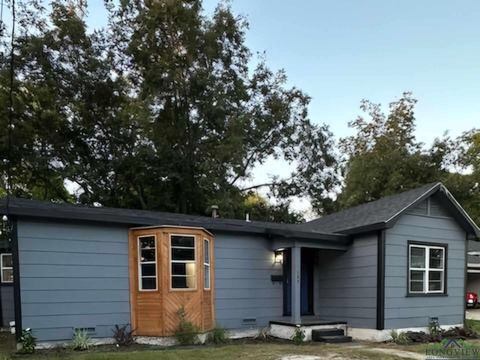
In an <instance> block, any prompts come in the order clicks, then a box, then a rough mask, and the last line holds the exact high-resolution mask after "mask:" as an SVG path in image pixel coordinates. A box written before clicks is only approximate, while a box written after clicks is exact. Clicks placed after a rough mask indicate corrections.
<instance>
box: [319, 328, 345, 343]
mask: <svg viewBox="0 0 480 360" xmlns="http://www.w3.org/2000/svg"><path fill="white" fill-rule="evenodd" d="M312 341H317V342H324V343H329V344H338V343H346V342H352V337H351V336H345V330H343V329H336V328H332V329H314V330H312Z"/></svg>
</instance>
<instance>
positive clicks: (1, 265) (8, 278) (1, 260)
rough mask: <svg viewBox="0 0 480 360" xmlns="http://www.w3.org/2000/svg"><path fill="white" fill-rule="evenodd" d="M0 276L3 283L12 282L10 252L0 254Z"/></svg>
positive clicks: (11, 258)
mask: <svg viewBox="0 0 480 360" xmlns="http://www.w3.org/2000/svg"><path fill="white" fill-rule="evenodd" d="M0 278H1V281H2V283H3V284H9V283H13V257H12V254H11V253H3V254H0Z"/></svg>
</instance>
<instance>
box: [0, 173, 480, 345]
mask: <svg viewBox="0 0 480 360" xmlns="http://www.w3.org/2000/svg"><path fill="white" fill-rule="evenodd" d="M0 209H2V211H3V213H5V212H6V211H7V209H5V205H4V203H3V204H2V207H1V208H0ZM8 214H9V217H10V219H11V220H12V222H13V229H12V232H11V242H3V243H2V247H1V249H2V255H1V256H2V257H1V258H2V264H1V265H2V267H1V280H2V286H1V288H0V290H1V292H0V295H1V299H0V303H1V311H0V314H1V318H0V322H2V323H3V325H4V326H6V325H8V322H9V321H10V320H11V319H13V318H14V319H15V323H16V327H17V328H18V329H20V328H32V329H33V333H34V336H36V337H37V338H38V340H39V341H40V342H51V341H65V340H69V339H71V337H72V334H73V332H74V331H75V329H84V330H87V331H88V332H89V333H90V334H91V336H92V337H96V338H99V339H108V338H111V336H112V329H113V327H114V326H115V325H116V324H119V325H122V324H131V326H132V328H133V329H135V333H136V335H137V336H139V337H160V338H161V337H168V336H171V335H173V334H174V332H175V329H176V327H177V324H178V321H179V318H178V311H179V309H184V311H185V314H186V316H187V318H188V319H190V321H192V322H193V323H194V324H195V325H196V326H197V327H198V328H199V329H200V330H201V331H202V332H206V331H208V330H210V329H212V328H213V327H214V326H220V327H223V328H226V329H229V330H230V331H231V334H232V336H241V335H242V334H243V335H245V334H248V333H250V334H251V333H252V331H257V330H256V329H259V328H263V327H266V326H270V330H271V332H272V333H273V334H274V335H276V336H280V337H282V336H283V337H288V336H290V335H289V334H291V333H292V331H293V329H294V328H295V326H296V325H300V326H302V328H303V329H305V331H306V333H307V337H310V336H311V331H312V329H318V328H320V329H321V328H322V327H334V328H338V329H343V331H344V332H347V333H348V334H349V335H350V336H353V337H354V338H359V339H373V338H376V339H382V338H385V337H386V336H388V333H389V329H407V328H408V329H410V328H419V329H421V328H425V327H426V326H427V325H428V324H429V322H430V321H432V320H438V322H439V323H440V324H441V325H442V326H446V327H448V326H461V325H462V324H463V322H464V313H465V301H464V294H465V286H466V285H465V281H466V275H465V274H466V251H467V241H468V240H474V239H477V238H478V237H479V235H480V231H479V229H478V227H477V226H476V225H475V223H474V222H473V221H472V220H471V219H470V217H469V216H468V215H467V214H466V213H465V211H464V210H463V209H462V208H461V206H460V205H459V204H458V203H457V201H456V200H455V199H454V198H453V197H452V195H451V194H450V193H449V192H448V190H447V189H446V188H445V187H444V186H443V185H442V184H441V183H435V184H429V185H425V186H422V187H419V188H417V189H414V190H410V191H407V192H404V193H401V194H398V195H393V196H389V197H385V198H382V199H380V200H378V201H373V202H370V203H366V204H364V205H360V206H356V207H353V208H350V209H347V210H344V211H341V212H338V213H335V214H332V215H329V216H325V217H323V218H320V219H317V220H314V221H310V222H307V223H304V224H296V225H294V224H277V223H268V222H256V221H243V220H230V219H222V218H209V217H201V216H193V215H182V214H170V213H162V212H153V211H143V210H127V209H114V208H104V207H85V206H75V205H66V204H56V203H49V202H42V201H35V200H24V199H18V198H13V199H10V206H9V208H8ZM12 273H13V275H12ZM12 310H14V311H12ZM17 333H18V332H17Z"/></svg>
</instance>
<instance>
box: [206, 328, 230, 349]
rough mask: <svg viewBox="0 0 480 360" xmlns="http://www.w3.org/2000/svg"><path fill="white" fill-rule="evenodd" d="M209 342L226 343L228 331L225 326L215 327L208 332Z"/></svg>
mask: <svg viewBox="0 0 480 360" xmlns="http://www.w3.org/2000/svg"><path fill="white" fill-rule="evenodd" d="M207 342H208V343H210V344H217V345H218V344H226V343H227V342H228V337H227V332H226V330H225V329H223V328H219V327H217V328H215V329H213V330H212V331H210V333H209V334H208V337H207Z"/></svg>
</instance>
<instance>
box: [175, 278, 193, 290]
mask: <svg viewBox="0 0 480 360" xmlns="http://www.w3.org/2000/svg"><path fill="white" fill-rule="evenodd" d="M195 282H196V276H172V288H173V289H193V288H195Z"/></svg>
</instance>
